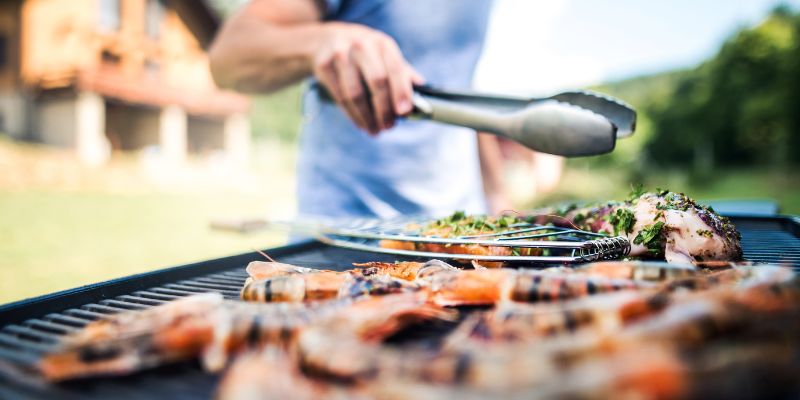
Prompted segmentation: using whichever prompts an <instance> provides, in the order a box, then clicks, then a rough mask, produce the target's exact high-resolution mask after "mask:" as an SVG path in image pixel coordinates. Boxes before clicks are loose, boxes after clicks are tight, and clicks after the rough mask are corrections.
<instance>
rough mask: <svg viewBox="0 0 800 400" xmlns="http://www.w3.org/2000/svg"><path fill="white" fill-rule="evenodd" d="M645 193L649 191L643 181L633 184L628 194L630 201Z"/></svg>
mask: <svg viewBox="0 0 800 400" xmlns="http://www.w3.org/2000/svg"><path fill="white" fill-rule="evenodd" d="M645 193H647V191H646V190H645V189H644V185H642V184H641V183H637V184H635V185H631V192H630V194H629V195H628V201H636V200H638V199H639V197H642V195H643V194H645Z"/></svg>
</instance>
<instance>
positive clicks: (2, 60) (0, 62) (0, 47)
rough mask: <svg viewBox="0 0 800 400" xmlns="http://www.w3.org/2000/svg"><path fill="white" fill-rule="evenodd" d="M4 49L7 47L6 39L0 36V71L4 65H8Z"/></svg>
mask: <svg viewBox="0 0 800 400" xmlns="http://www.w3.org/2000/svg"><path fill="white" fill-rule="evenodd" d="M6 47H7V41H6V37H5V36H4V35H2V34H0V70H2V69H3V68H5V66H6V63H8V59H7V56H6Z"/></svg>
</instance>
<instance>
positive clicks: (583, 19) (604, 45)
mask: <svg viewBox="0 0 800 400" xmlns="http://www.w3.org/2000/svg"><path fill="white" fill-rule="evenodd" d="M778 4H788V5H789V6H791V7H792V8H793V9H795V10H798V9H800V0H785V1H780V0H661V1H654V0H638V1H637V0H495V5H494V9H493V10H492V14H491V17H490V22H489V32H488V35H487V38H486V43H485V47H484V54H483V56H482V58H481V61H480V62H479V64H478V70H477V71H476V75H475V82H474V84H475V88H476V90H480V91H486V92H495V93H508V94H521V95H530V96H539V95H547V94H552V93H555V92H557V91H559V90H565V89H571V88H576V87H581V86H586V85H591V84H596V83H601V82H605V81H609V80H619V79H623V78H627V77H632V76H638V75H644V74H649V73H655V72H660V71H666V70H670V69H675V68H684V67H691V66H694V65H697V64H698V63H700V62H701V61H703V60H704V59H706V58H708V57H711V56H713V55H714V53H715V52H716V51H717V50H718V49H719V47H720V45H721V44H722V42H723V41H724V40H725V39H726V38H727V37H729V36H730V35H731V34H732V33H734V32H736V30H738V29H739V28H741V27H744V26H748V25H754V24H757V23H758V22H759V21H761V20H762V19H763V18H764V17H765V16H766V15H767V14H768V13H769V11H770V10H771V9H773V8H774V7H775V6H777V5H778Z"/></svg>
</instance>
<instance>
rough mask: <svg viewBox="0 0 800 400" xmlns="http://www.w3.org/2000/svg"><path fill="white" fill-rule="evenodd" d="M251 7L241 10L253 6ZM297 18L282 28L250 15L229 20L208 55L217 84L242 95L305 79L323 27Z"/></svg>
mask: <svg viewBox="0 0 800 400" xmlns="http://www.w3.org/2000/svg"><path fill="white" fill-rule="evenodd" d="M253 3H254V4H251V5H248V6H246V7H255V6H257V3H258V2H257V1H256V2H253ZM300 15H301V17H299V18H298V20H295V21H287V22H286V23H280V22H275V21H273V20H268V19H266V18H262V17H260V16H259V14H258V13H255V12H253V11H252V10H242V11H240V12H238V13H237V14H235V15H234V16H233V17H231V20H230V21H228V23H226V24H225V26H224V27H223V28H222V30H221V32H220V34H219V35H218V36H217V38H216V40H215V41H214V43H213V44H212V46H211V50H210V51H209V58H210V65H211V73H212V75H213V77H214V80H215V81H216V82H217V84H218V85H219V86H220V87H223V88H227V89H234V90H237V91H241V92H248V93H255V92H270V91H274V90H277V89H280V88H282V87H284V86H287V85H289V84H291V83H294V82H296V81H298V80H300V79H303V78H305V77H307V76H308V75H310V74H311V72H312V71H311V69H312V57H313V54H314V52H315V51H316V47H317V46H318V45H319V43H320V40H321V38H322V36H323V35H324V30H325V29H326V27H325V26H324V24H323V23H321V22H319V21H318V20H317V19H316V18H314V15H313V14H312V15H309V13H308V12H306V13H305V15H304V16H303V14H300ZM309 17H311V18H309ZM254 39H256V40H254Z"/></svg>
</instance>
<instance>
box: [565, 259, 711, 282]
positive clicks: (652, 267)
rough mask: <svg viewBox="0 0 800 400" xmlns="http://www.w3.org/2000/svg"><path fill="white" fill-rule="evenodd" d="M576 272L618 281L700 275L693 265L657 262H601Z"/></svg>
mask: <svg viewBox="0 0 800 400" xmlns="http://www.w3.org/2000/svg"><path fill="white" fill-rule="evenodd" d="M575 272H578V273H582V274H587V275H595V276H604V277H606V278H616V279H635V280H644V281H655V282H660V281H667V280H672V279H676V278H686V277H691V276H694V275H696V274H698V273H699V271H698V269H697V267H696V266H694V265H692V264H670V263H665V262H656V261H600V262H594V263H591V264H586V265H584V266H581V267H578V268H576V269H575Z"/></svg>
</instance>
